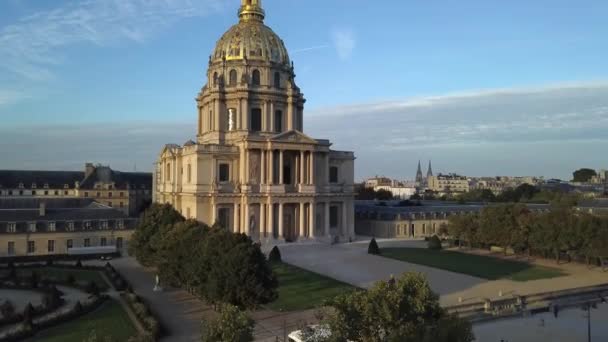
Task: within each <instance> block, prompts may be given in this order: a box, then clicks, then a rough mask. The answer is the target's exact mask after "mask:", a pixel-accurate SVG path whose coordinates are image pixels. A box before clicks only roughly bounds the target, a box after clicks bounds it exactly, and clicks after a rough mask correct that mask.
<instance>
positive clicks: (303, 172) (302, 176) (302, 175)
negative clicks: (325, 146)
mask: <svg viewBox="0 0 608 342" xmlns="http://www.w3.org/2000/svg"><path fill="white" fill-rule="evenodd" d="M305 159H306V158H304V151H300V179H299V182H298V183H300V184H304V183H305V180H304V179H305V178H306V177H305V173H306V171H305V168H304V167H305V165H306V163H305V162H304V161H305Z"/></svg>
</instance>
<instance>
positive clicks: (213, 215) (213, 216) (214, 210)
mask: <svg viewBox="0 0 608 342" xmlns="http://www.w3.org/2000/svg"><path fill="white" fill-rule="evenodd" d="M216 215H217V206H216V205H215V203H212V204H211V225H214V224H215V220H216V219H217V218H216Z"/></svg>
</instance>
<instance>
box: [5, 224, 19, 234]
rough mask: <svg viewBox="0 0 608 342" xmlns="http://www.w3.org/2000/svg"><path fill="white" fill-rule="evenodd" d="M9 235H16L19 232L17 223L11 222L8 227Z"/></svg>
mask: <svg viewBox="0 0 608 342" xmlns="http://www.w3.org/2000/svg"><path fill="white" fill-rule="evenodd" d="M6 232H7V233H16V232H17V224H16V223H15V222H10V223H9V224H8V226H7V227H6Z"/></svg>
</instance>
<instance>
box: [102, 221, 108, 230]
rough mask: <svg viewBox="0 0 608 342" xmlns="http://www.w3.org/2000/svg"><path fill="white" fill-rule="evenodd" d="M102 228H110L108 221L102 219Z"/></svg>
mask: <svg viewBox="0 0 608 342" xmlns="http://www.w3.org/2000/svg"><path fill="white" fill-rule="evenodd" d="M101 229H108V221H101Z"/></svg>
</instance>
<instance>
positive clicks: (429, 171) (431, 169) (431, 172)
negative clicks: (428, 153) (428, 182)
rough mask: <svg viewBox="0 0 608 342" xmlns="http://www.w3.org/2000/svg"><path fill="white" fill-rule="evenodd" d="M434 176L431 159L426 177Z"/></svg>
mask: <svg viewBox="0 0 608 342" xmlns="http://www.w3.org/2000/svg"><path fill="white" fill-rule="evenodd" d="M432 176H433V168H432V167H431V161H430V160H429V169H428V171H426V177H427V178H428V177H432Z"/></svg>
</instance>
